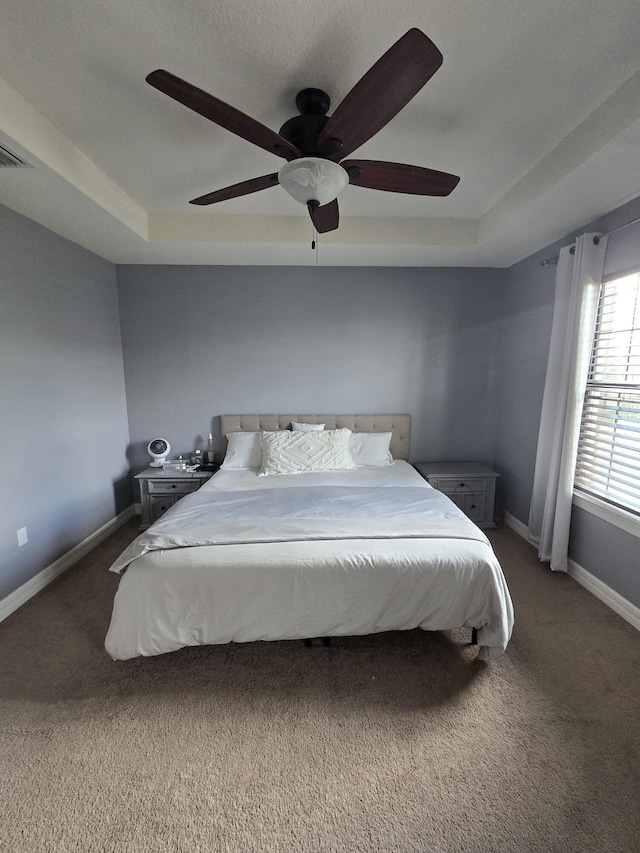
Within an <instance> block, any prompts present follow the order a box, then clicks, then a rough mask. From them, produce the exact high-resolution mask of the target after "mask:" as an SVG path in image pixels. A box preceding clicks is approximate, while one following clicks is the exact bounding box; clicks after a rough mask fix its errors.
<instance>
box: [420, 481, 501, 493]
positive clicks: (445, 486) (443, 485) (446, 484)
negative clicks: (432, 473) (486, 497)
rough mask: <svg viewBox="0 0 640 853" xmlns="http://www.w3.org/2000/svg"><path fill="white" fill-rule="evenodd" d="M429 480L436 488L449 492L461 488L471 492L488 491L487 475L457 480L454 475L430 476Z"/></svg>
mask: <svg viewBox="0 0 640 853" xmlns="http://www.w3.org/2000/svg"><path fill="white" fill-rule="evenodd" d="M429 482H430V483H431V485H432V486H434V487H435V488H436V489H438V490H439V491H441V492H446V493H447V494H449V493H450V492H458V491H460V490H465V491H471V492H486V491H487V478H486V477H464V478H462V477H460V478H459V479H455V480H454V479H453V478H452V477H429Z"/></svg>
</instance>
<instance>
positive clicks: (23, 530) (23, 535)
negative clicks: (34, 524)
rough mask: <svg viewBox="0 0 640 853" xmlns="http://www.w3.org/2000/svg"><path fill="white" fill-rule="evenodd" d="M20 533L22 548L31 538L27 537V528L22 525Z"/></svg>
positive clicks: (19, 539)
mask: <svg viewBox="0 0 640 853" xmlns="http://www.w3.org/2000/svg"><path fill="white" fill-rule="evenodd" d="M17 533H18V547H19V548H22V546H23V545H26V544H27V542H28V541H29V539H28V538H27V528H26V527H21V528H20V530H18V531H17Z"/></svg>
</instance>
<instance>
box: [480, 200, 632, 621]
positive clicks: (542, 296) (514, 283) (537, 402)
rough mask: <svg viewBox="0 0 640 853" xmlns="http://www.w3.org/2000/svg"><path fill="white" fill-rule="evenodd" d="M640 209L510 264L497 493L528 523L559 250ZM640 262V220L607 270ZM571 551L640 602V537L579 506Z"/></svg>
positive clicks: (627, 209) (621, 237)
mask: <svg viewBox="0 0 640 853" xmlns="http://www.w3.org/2000/svg"><path fill="white" fill-rule="evenodd" d="M639 216H640V199H635V200H634V201H632V202H629V204H627V205H625V206H624V207H621V208H618V209H617V210H615V211H612V212H611V213H609V214H607V216H604V217H602V218H601V219H598V220H596V221H594V222H592V223H591V224H589V225H586V226H585V227H584V228H581V229H580V231H579V232H575V233H573V234H570V235H568V236H567V238H565V239H564V240H561V241H558V242H557V243H554V244H553V245H551V246H547V247H546V248H545V249H543V250H542V251H541V252H537V253H536V254H535V255H531V256H530V257H528V258H526V259H525V260H523V261H521V262H520V263H519V264H516V265H515V266H513V267H511V269H509V270H508V280H507V286H506V288H505V291H504V303H503V308H502V315H503V320H504V327H503V330H502V334H501V339H500V341H501V342H500V355H499V359H498V364H499V369H498V376H497V387H498V392H497V393H498V410H499V413H500V417H499V420H498V428H497V435H496V466H497V469H498V470H499V471H500V472H501V474H502V477H501V478H500V480H499V481H498V501H499V502H500V504H501V505H502V506H503V507H504V509H506V510H507V511H508V512H510V513H511V514H512V515H514V516H515V517H516V518H517V519H518V520H519V521H521V522H522V523H523V524H525V525H528V520H529V504H530V501H531V491H532V487H533V472H534V467H535V457H536V447H537V440H538V428H539V423H540V412H541V409H542V394H543V390H544V381H545V374H546V369H547V356H548V348H549V341H550V338H551V323H552V320H553V301H554V295H555V271H556V268H555V266H554V265H548V266H545V267H542V266H540V261H541V260H542V259H543V258H551V257H555V256H557V254H558V252H559V249H560V246H565V245H568V244H569V243H571V242H572V241H573V239H574V238H575V236H577V234H578V233H583V232H585V231H603V232H607V231H610V230H612V229H615V228H617V227H618V226H620V225H622V224H624V223H626V222H630V221H632V220H634V219H636V218H638V217H639ZM634 264H635V265H637V264H640V227H639V226H633V227H631V228H628V229H624V230H622V231H619V232H617V233H616V234H612V235H611V236H610V238H609V244H608V247H607V255H606V261H605V273H611V272H615V271H618V270H622V269H628V268H629V267H631V266H632V265H634ZM569 555H570V557H571V558H572V559H573V560H575V561H576V562H577V563H579V564H580V565H581V566H582V567H583V568H585V569H587V571H589V572H591V573H592V574H593V575H595V576H596V577H598V578H600V580H602V581H603V582H604V583H606V584H607V585H608V586H610V587H612V588H613V589H614V590H616V591H617V592H618V593H620V594H621V595H622V596H624V597H625V598H626V599H627V600H628V601H631V602H632V603H633V604H635V605H636V606H638V607H640V573H639V572H638V566H639V565H640V539H638V537H635V536H633V535H632V534H630V533H627V532H625V531H624V530H621V529H620V528H618V527H615V526H614V525H611V524H608V523H607V522H605V521H602V520H601V519H600V518H597V517H596V516H595V515H593V514H592V513H589V512H587V511H585V510H583V509H579V508H577V507H574V508H573V512H572V529H571V540H570V544H569Z"/></svg>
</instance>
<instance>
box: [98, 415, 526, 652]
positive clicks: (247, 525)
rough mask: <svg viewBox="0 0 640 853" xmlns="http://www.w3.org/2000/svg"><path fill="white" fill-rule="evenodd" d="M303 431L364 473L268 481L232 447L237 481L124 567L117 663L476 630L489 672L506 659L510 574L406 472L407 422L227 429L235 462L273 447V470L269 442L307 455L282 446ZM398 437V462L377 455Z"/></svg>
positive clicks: (188, 509) (177, 513) (194, 504)
mask: <svg viewBox="0 0 640 853" xmlns="http://www.w3.org/2000/svg"><path fill="white" fill-rule="evenodd" d="M292 423H293V424H300V425H301V426H299V427H298V428H299V429H303V430H311V429H312V426H311V425H314V426H316V427H319V426H320V425H321V424H324V428H325V431H326V435H324V436H322V437H321V438H319V436H320V433H319V432H315V431H313V432H311V431H309V432H305V433H304V434H303V436H301V435H298V439H295V440H296V441H297V442H298V445H300V446H307V445H309V446H311V445H313V442H316V443H320V444H322V445H323V446H325V445H326V443H327V442H329V441H333V440H334V439H333V438H332V436H335V441H336V446H339V448H344V442H345V441H348V442H350V443H349V447H350V448H351V450H352V451H353V454H352V455H350V454H346V455H347V456H348V457H349V459H350V461H351V463H353V462H354V460H356V463H357V466H356V467H354V465H353V464H350V465H348V466H347V467H341V468H339V469H337V470H334V469H331V468H329V469H328V470H326V469H321V470H317V469H316V468H314V467H313V466H311V467H312V470H309V471H307V470H306V469H305V470H304V472H296V473H277V474H274V475H273V476H269V475H267V476H264V475H263V474H261V472H260V469H259V468H257V467H255V466H256V459H255V458H253V457H252V458H251V459H250V460H249V458H248V457H247V458H243V459H241V458H240V457H234V455H233V451H232V448H231V446H230V447H229V452H228V453H227V456H226V460H225V464H224V465H223V467H222V468H221V469H220V470H219V471H218V472H217V473H216V474H214V476H213V477H212V478H211V479H210V480H209V481H208V482H207V483H206V484H205V485H204V486H202V488H200V489H199V490H198V491H197V492H195V493H193V494H191V495H187V496H186V497H184V498H182V499H181V500H180V501H178V502H177V503H176V504H175V505H174V506H173V507H171V508H170V509H169V510H168V511H167V512H166V513H165V514H164V515H163V516H162V517H161V518H160V519H159V520H158V521H157V522H156V523H155V524H153V525H152V526H151V527H150V528H148V529H147V530H146V531H144V532H143V533H142V534H140V536H138V537H137V538H136V539H135V540H134V542H132V543H131V545H129V546H128V548H127V549H125V551H124V552H123V554H121V555H120V557H119V558H118V559H117V560H116V562H115V563H114V564H113V566H112V567H111V570H112V571H114V572H118V573H120V574H121V575H122V577H121V579H120V583H119V586H118V590H117V593H116V595H115V599H114V605H113V613H112V618H111V624H110V626H109V630H108V633H107V636H106V640H105V647H106V650H107V652H108V653H109V654H110V655H111V657H112V658H114V659H116V660H126V659H129V658H134V657H137V656H141V655H143V656H148V655H158V654H164V653H167V652H172V651H176V650H178V649H180V648H184V647H187V646H195V645H203V644H219V643H229V642H253V641H257V640H285V639H286V640H295V639H298V640H307V641H308V640H309V639H310V638H318V637H322V638H330V637H337V636H349V635H362V634H371V633H377V632H380V631H391V630H409V629H413V628H417V627H420V628H422V629H424V630H428V631H439V630H447V629H456V628H461V627H467V628H470V629H473V632H474V639H475V640H476V642H477V645H478V657H479V658H481V659H484V660H487V659H491V658H496V657H499V656H500V655H501V654H502V653H503V652H504V650H505V648H506V646H507V643H508V642H509V639H510V636H511V630H512V626H513V608H512V604H511V599H510V596H509V591H508V588H507V584H506V581H505V579H504V576H503V573H502V569H501V567H500V565H499V563H498V560H497V558H496V556H495V554H494V552H493V549H492V548H491V545H490V543H489V541H488V539H487V538H486V536H485V534H484V533H483V532H482V531H481V530H480V529H479V528H478V527H476V525H475V524H473V522H471V521H470V520H469V519H468V518H467V517H466V516H465V515H464V514H463V513H462V512H461V511H460V510H459V509H458V508H457V507H456V506H455V505H454V504H453V502H452V501H450V500H449V499H448V498H447V497H446V496H445V495H443V494H442V493H440V492H438V491H437V490H435V489H433V488H432V487H431V486H430V485H429V484H428V483H427V482H426V480H424V479H423V478H422V477H421V476H420V475H419V474H418V472H417V471H416V470H415V469H414V468H413V467H412V466H411V465H410V464H409V463H408V461H407V458H408V455H409V430H410V418H409V416H408V415H227V416H222V417H221V428H222V434H223V435H225V436H226V435H229V436H230V438H231V440H232V443H233V446H234V448H235V447H239V446H245V445H247V442H250V443H251V446H252V447H254V448H255V447H256V446H257V445H255V441H256V440H260V441H261V442H262V444H261V445H260V446H261V447H263V448H264V454H265V455H264V459H265V460H266V459H267V454H268V453H271V452H272V451H271V450H270V449H269V445H268V443H267V439H269V440H273V442H274V446H275V447H277V448H279V447H280V446H284V445H285V444H287V445H288V444H291V442H292V441H293V440H294V439H291V438H290V435H291V433H290V432H289V433H288V435H285V434H283V431H285V432H286V431H289V430H290V427H291V425H292ZM346 433H349V436H348V437H346V438H345V435H346ZM385 435H386V436H388V438H387V457H388V458H384V459H382V458H380V453H379V452H378V450H376V452H375V453H373V455H371V452H370V450H369V448H372V447H373V446H374V445H373V444H372V443H371V441H372V440H373V441H375V442H377V444H376V447H378V446H379V445H380V441H379V439H384V436H385ZM365 440H366V441H365ZM239 442H241V444H239ZM354 442H356V444H354ZM247 446H248V445H247ZM358 447H359V448H362V447H364V448H365V452H364V455H363V454H360V455H358V454H359V452H360V451H359V450H357V448H358ZM252 452H253V451H252ZM279 452H280V450H279V449H277V450H276V451H274V453H275V455H273V454H272V457H273V459H275V460H276V462H279V461H280V457H279V456H278V453H279ZM236 461H239V462H240V464H239V465H236V464H235V462H236ZM249 461H250V462H251V465H250V466H249V467H243V465H245V464H246V465H248V463H249ZM370 463H373V464H370ZM379 463H382V464H379ZM286 470H288V469H286Z"/></svg>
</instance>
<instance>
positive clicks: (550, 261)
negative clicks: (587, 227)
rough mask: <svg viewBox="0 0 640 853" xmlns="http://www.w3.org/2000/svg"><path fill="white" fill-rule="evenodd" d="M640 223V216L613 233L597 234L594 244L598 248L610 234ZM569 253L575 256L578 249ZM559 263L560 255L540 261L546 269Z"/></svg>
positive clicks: (620, 226) (612, 230) (613, 229)
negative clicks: (602, 240) (601, 241)
mask: <svg viewBox="0 0 640 853" xmlns="http://www.w3.org/2000/svg"><path fill="white" fill-rule="evenodd" d="M638 222H640V216H638V217H636V219H632V220H631V221H630V222H625V223H624V225H618V227H617V228H612V229H611V231H603V233H602V234H596V236H595V237H594V238H593V242H594V243H595V245H596V246H597V245H598V243H599V242H600V239H601V238H602V237H608V236H609V234H615V233H616V231H622V229H623V228H628V227H629V226H630V225H636V224H637V223H638ZM569 252H570V254H572V255H575V253H576V247H575V246H572V247H571V248H570V249H569ZM557 263H558V255H556V256H555V258H544V259H543V260H541V261H540V266H541V267H546V266H548V265H549V264H557Z"/></svg>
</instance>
